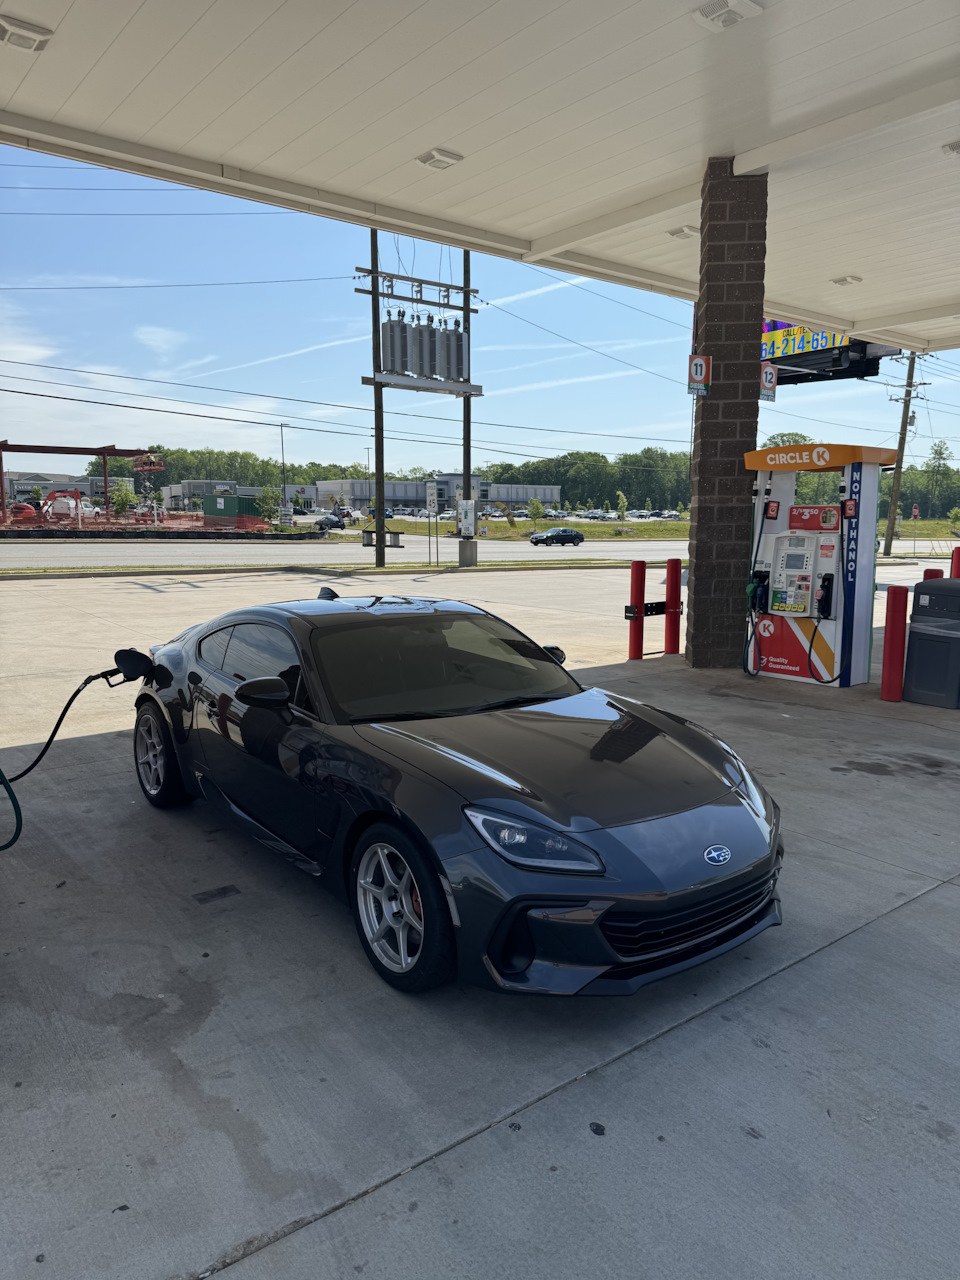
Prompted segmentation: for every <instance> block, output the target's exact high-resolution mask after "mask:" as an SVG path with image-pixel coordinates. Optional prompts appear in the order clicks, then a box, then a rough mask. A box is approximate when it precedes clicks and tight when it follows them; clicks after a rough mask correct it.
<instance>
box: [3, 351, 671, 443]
mask: <svg viewBox="0 0 960 1280" xmlns="http://www.w3.org/2000/svg"><path fill="white" fill-rule="evenodd" d="M0 363H3V364H13V365H18V366H19V367H21V368H29V369H53V370H55V371H56V372H58V373H80V374H88V375H90V376H91V377H97V378H121V379H123V380H124V381H125V382H148V383H150V384H152V385H154V386H160V387H185V388H188V389H189V390H191V391H206V392H210V391H217V392H219V393H220V394H221V395H228V396H257V397H259V398H261V399H264V400H283V401H284V402H285V403H289V404H309V405H317V406H322V407H323V408H327V409H353V410H356V411H357V412H358V413H373V409H372V408H371V407H370V406H369V405H365V404H343V403H341V402H338V401H335V400H308V399H306V398H305V397H302V396H283V395H279V394H274V393H272V392H267V391H241V390H239V389H238V388H236V387H213V386H200V385H198V384H197V383H195V382H175V381H173V380H171V379H169V378H140V377H137V376H136V375H134V374H129V373H104V372H102V371H101V370H98V369H77V368H74V367H72V366H70V365H62V364H41V363H39V362H37V361H30V360H7V359H4V358H3V357H0ZM0 376H3V377H9V378H12V377H15V376H16V375H14V374H3V375H0ZM30 381H32V379H30ZM64 385H71V386H72V385H73V384H72V383H69V384H64ZM92 389H93V390H102V391H105V390H107V388H104V387H101V388H92ZM110 394H111V395H113V394H114V393H113V392H110ZM116 394H120V393H119V392H117V393H116ZM133 394H136V393H133ZM260 412H263V413H268V412H269V410H267V409H264V410H261V411H260ZM386 412H387V413H389V414H392V415H394V416H396V417H400V418H422V419H424V420H427V421H431V422H451V423H458V424H459V421H460V420H459V419H458V418H447V417H444V416H443V415H442V414H436V413H411V412H410V411H409V410H403V409H387V410H386ZM474 422H475V423H476V424H477V426H482V427H502V428H503V429H504V430H507V431H535V432H537V433H538V434H540V433H545V434H548V435H558V434H559V435H574V436H588V437H591V438H595V439H598V440H627V441H630V442H632V443H634V444H640V443H643V442H656V443H659V444H677V443H679V441H677V440H675V439H674V438H673V437H671V436H627V435H616V434H614V433H608V432H602V431H581V430H579V429H572V430H570V431H558V429H557V428H555V427H529V426H525V425H524V424H522V423H519V422H491V421H488V420H487V419H485V418H474Z"/></svg>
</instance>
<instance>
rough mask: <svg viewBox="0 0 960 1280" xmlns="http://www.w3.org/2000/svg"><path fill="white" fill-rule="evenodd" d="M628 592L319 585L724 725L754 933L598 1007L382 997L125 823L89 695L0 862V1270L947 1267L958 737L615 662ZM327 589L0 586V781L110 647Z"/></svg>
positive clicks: (264, 1273)
mask: <svg viewBox="0 0 960 1280" xmlns="http://www.w3.org/2000/svg"><path fill="white" fill-rule="evenodd" d="M922 568H923V566H922V565H919V566H896V567H889V568H886V569H884V570H882V571H881V573H880V579H881V585H885V584H886V583H887V582H889V581H904V582H908V583H909V582H913V581H915V580H916V578H918V577H919V576H920V574H921V572H922ZM626 578H627V575H626V571H625V570H616V569H608V570H602V571H593V572H591V571H589V570H584V571H583V572H582V573H578V572H573V571H566V572H563V573H555V574H554V573H543V572H541V573H536V572H529V573H528V572H523V571H514V572H511V573H499V574H498V573H496V572H494V571H491V572H490V573H487V574H475V575H469V576H464V577H460V578H456V577H451V576H447V575H443V576H441V577H440V578H439V579H438V578H433V577H430V576H428V575H419V576H416V575H411V576H405V577H397V578H391V579H387V580H384V579H377V580H376V586H375V587H374V586H373V585H371V581H369V580H367V581H365V580H364V579H363V577H362V575H358V576H357V579H356V581H353V582H347V581H345V580H342V579H338V580H336V581H335V583H334V585H335V587H336V589H337V590H338V591H341V592H343V593H348V592H354V593H360V592H366V591H374V590H376V591H377V592H382V591H383V590H385V589H389V590H391V591H396V592H411V593H412V592H417V591H419V592H422V593H424V594H446V593H449V594H456V595H457V596H458V597H460V598H468V599H471V600H474V601H476V602H477V603H482V604H484V605H485V607H489V608H491V609H492V610H493V611H494V612H498V613H501V614H502V615H503V616H505V617H507V618H508V619H509V620H510V621H512V622H514V623H516V624H517V625H518V626H520V627H521V628H522V629H524V630H525V631H527V632H528V633H530V634H531V635H533V636H534V638H536V639H537V640H539V641H542V642H546V643H549V642H556V643H559V644H561V645H562V646H563V647H564V648H565V649H566V650H567V652H568V655H569V665H570V666H571V667H572V668H574V669H576V671H577V675H578V677H579V678H580V679H581V680H582V681H584V682H588V683H589V682H595V683H598V684H600V685H601V686H602V687H608V688H611V689H617V690H620V691H622V692H625V693H629V694H632V695H634V696H638V697H640V698H642V699H645V700H647V701H650V702H652V703H654V704H656V705H659V706H661V707H664V708H666V709H668V710H672V711H675V712H677V713H679V714H682V715H687V716H690V717H691V718H692V719H694V720H696V721H698V722H700V723H702V724H704V725H706V726H708V727H709V728H710V729H712V730H714V731H715V732H717V733H719V734H720V736H721V737H723V738H724V739H725V740H726V741H728V742H730V743H731V744H733V745H734V746H735V747H736V748H737V749H738V750H739V751H740V752H741V753H742V755H743V756H744V757H745V759H746V761H747V763H748V764H749V765H750V766H751V767H752V768H754V769H755V771H756V772H757V774H758V775H759V776H760V777H761V779H762V780H763V781H764V783H765V785H766V786H767V787H768V788H769V789H770V790H771V791H772V792H773V794H774V795H775V797H776V798H777V799H778V801H779V802H780V804H781V806H782V808H783V812H784V827H785V839H786V843H787V850H788V856H787V862H786V867H785V870H784V874H783V877H782V881H781V886H782V895H783V903H784V917H785V920H784V926H783V927H782V928H780V929H773V930H768V931H767V932H766V933H764V934H762V935H761V936H760V937H758V938H756V939H754V940H753V941H752V942H750V943H749V944H747V945H745V946H743V947H742V948H740V949H738V950H735V951H733V952H731V953H729V954H727V955H726V956H723V957H721V958H720V959H719V960H718V961H716V962H713V963H711V964H708V965H704V966H702V967H701V968H698V969H693V970H691V971H688V972H687V973H685V974H681V975H678V976H676V977H674V978H670V979H667V980H665V981H663V982H660V983H658V984H656V985H654V986H652V987H648V988H646V989H644V990H642V991H641V992H640V994H638V995H637V996H635V997H632V998H629V999H599V998H598V999H593V1000H589V999H575V1000H569V1001H554V1000H549V999H539V1000H538V999H535V998H516V997H504V996H497V995H493V994H490V993H487V992H481V991H478V990H475V989H471V988H466V987H460V986H453V987H449V988H445V989H443V990H441V991H438V992H435V993H432V994H431V995H429V996H426V997H420V998H410V997H404V996H401V995H398V994H397V993H396V992H395V991H392V990H391V989H390V988H388V987H386V986H385V985H384V984H383V983H381V982H380V981H379V979H378V978H377V977H376V976H375V975H374V973H373V972H372V970H371V969H370V967H369V966H368V964H367V962H366V961H365V959H364V958H363V955H362V953H361V951H360V948H359V945H358V943H357V940H356V935H355V933H354V930H353V924H352V921H351V919H350V916H349V914H348V912H347V910H346V909H345V908H344V907H342V906H341V905H340V904H339V903H338V902H336V901H335V900H334V899H332V898H331V897H329V895H327V894H326V892H325V891H324V890H323V889H322V888H321V887H320V885H319V884H318V883H317V882H316V881H314V880H313V879H311V878H309V877H307V876H304V875H303V874H302V873H300V872H298V871H297V870H295V869H294V868H293V867H291V866H289V865H288V864H287V863H285V862H283V861H280V860H278V859H276V858H275V857H274V856H273V855H271V854H269V853H268V852H267V851H266V850H264V849H263V848H261V847H260V846H259V845H256V844H255V843H253V842H252V841H251V840H250V839H249V838H248V837H247V836H245V835H242V834H239V833H238V832H236V831H235V830H233V829H230V828H227V827H225V826H224V825H223V824H222V822H221V821H220V820H219V816H218V815H215V814H214V813H213V812H212V811H211V810H210V809H209V808H208V807H207V806H206V805H204V804H202V803H201V804H197V805H194V806H193V807H191V808H189V809H187V810H182V811H179V812H175V813H170V812H168V813H163V812H158V811H156V810H153V809H151V808H150V807H149V806H148V805H147V804H146V803H145V802H144V800H143V798H142V796H141V794H140V791H139V789H138V787H137V785H136V780H135V776H134V771H133V768H132V764H131V760H130V754H131V732H130V729H131V721H132V717H131V707H132V702H133V693H132V690H131V689H130V688H126V689H121V690H118V691H110V690H107V689H106V688H105V687H104V686H102V685H96V686H94V687H93V688H91V689H90V690H89V691H88V692H87V693H85V694H84V695H82V697H81V699H80V702H79V703H78V705H77V708H76V712H75V714H72V715H71V717H70V719H69V720H68V722H67V725H66V726H65V731H64V735H63V741H62V742H59V743H58V744H57V745H56V746H54V748H53V749H52V751H51V753H50V756H49V758H48V761H45V762H44V764H43V765H41V767H40V768H39V769H38V770H37V771H36V772H35V773H33V774H31V775H30V776H29V777H28V778H27V779H25V780H24V781H23V782H22V783H21V784H19V785H18V788H17V790H18V793H19V795H20V799H21V802H22V804H23V807H24V813H25V831H24V836H23V839H22V840H21V841H20V843H19V844H18V845H17V846H16V847H15V848H14V849H13V850H11V851H9V852H8V853H6V854H4V855H3V856H2V858H0V884H2V892H0V912H2V915H3V927H2V937H3V957H2V960H3V967H2V970H0V971H2V973H3V997H2V1005H0V1018H2V1021H3V1027H2V1034H0V1044H2V1046H3V1049H2V1052H3V1056H4V1072H3V1076H4V1092H5V1106H4V1115H5V1123H4V1126H3V1138H2V1140H0V1141H2V1151H3V1161H2V1167H3V1173H2V1175H0V1177H2V1178H3V1181H4V1187H3V1196H2V1203H3V1206H4V1207H3V1209H2V1210H0V1216H2V1223H3V1237H4V1241H5V1274H9V1275H10V1276H11V1277H16V1280H20V1277H22V1276H27V1275H31V1276H32V1275H42V1276H45V1277H48V1280H49V1278H52V1280H75V1278H76V1277H77V1276H80V1275H83V1276H87V1275H91V1276H92V1275H97V1276H102V1277H104V1278H105V1280H114V1278H116V1280H121V1278H122V1280H129V1278H130V1277H134V1276H135V1277H137V1280H173V1278H174V1277H176V1278H177V1280H187V1278H190V1280H198V1278H199V1277H201V1276H206V1275H209V1274H212V1273H223V1274H225V1275H226V1276H228V1277H230V1280H279V1277H283V1280H317V1278H318V1277H338V1278H339V1277H341V1276H353V1275H361V1276H363V1277H376V1278H377V1280H380V1278H381V1277H382V1278H384V1280H386V1278H387V1277H389V1278H390V1280H423V1278H424V1277H429V1278H433V1277H444V1278H446V1277H455V1278H457V1280H460V1278H462V1280H468V1278H469V1280H488V1278H491V1277H501V1276H502V1277H508V1276H509V1277H515V1276H524V1277H535V1278H536V1280H540V1278H541V1277H542V1278H543V1280H546V1278H547V1277H550V1280H554V1278H560V1280H567V1278H569V1280H574V1278H576V1280H579V1278H580V1277H582V1276H584V1275H604V1276H608V1275H609V1276H616V1277H619V1276H624V1277H626V1276H631V1277H632V1276H641V1275H642V1276H651V1277H656V1278H657V1280H689V1278H690V1277H691V1276H700V1275H711V1276H716V1277H719V1278H721V1280H754V1278H756V1280H767V1278H768V1277H769V1276H771V1275H777V1276H779V1277H785V1278H786V1280H821V1277H825V1276H829V1277H834V1276H844V1277H848V1278H852V1280H867V1278H868V1277H869V1280H878V1278H879V1280H914V1278H915V1280H921V1278H922V1280H930V1278H931V1277H940V1276H948V1275H952V1274H954V1272H955V1269H956V1257H957V1253H958V1249H960V1225H958V1224H960V1213H958V1190H957V1188H958V1185H960V1183H958V1179H960V1138H958V1134H960V1106H958V1102H957V1096H956V1088H955V1080H956V1072H957V1068H958V1059H960V1031H958V1024H957V1021H956V1016H955V1007H956V990H957V986H958V980H960V965H958V960H957V955H958V942H960V924H958V921H960V837H958V835H957V831H956V824H955V822H953V819H952V808H951V805H950V797H951V795H952V794H953V788H954V787H955V786H956V785H957V782H958V778H960V751H958V748H957V731H956V715H955V713H950V712H947V711H939V710H937V709H934V708H929V707H920V706H913V705H910V704H906V703H904V704H884V703H881V702H880V701H879V699H878V691H877V687H876V685H875V684H874V685H871V686H866V687H862V688H859V689H854V690H848V691H840V690H837V689H819V688H818V689H807V688H803V687H800V686H797V685H794V684H790V683H787V682H781V681H773V680H769V681H762V680H761V681H748V680H747V679H746V678H745V677H743V676H742V675H740V674H739V673H734V672H716V671H690V670H689V669H687V668H686V667H685V666H684V665H683V663H682V661H681V660H680V659H678V658H667V659H662V658H661V659H654V660H650V661H645V662H644V663H642V664H636V663H634V664H630V665H629V666H628V665H627V664H625V663H621V662H619V659H620V657H622V654H623V651H624V648H625V624H624V622H623V620H622V606H623V603H624V600H625V587H626ZM652 578H653V582H652V589H651V591H650V595H651V596H652V597H655V596H656V594H658V593H659V594H662V581H661V578H662V573H661V572H657V573H656V574H653V575H652ZM328 580H329V579H325V578H324V577H323V576H322V575H312V574H309V573H304V574H291V573H281V572H270V573H268V572H264V573H262V574H261V573H257V574H247V575H213V574H211V575H209V576H192V577H189V578H177V577H176V575H175V574H171V575H169V576H168V577H163V576H152V577H145V578H136V577H132V576H131V577H123V578H116V579H102V580H96V579H93V580H89V581H77V580H70V581H51V582H43V581H32V582H25V583H14V582H2V583H0V651H2V654H3V659H4V661H3V670H2V676H0V713H2V720H0V724H2V732H3V739H2V743H3V748H4V749H3V752H2V756H0V760H2V764H3V767H4V769H5V771H7V772H8V773H9V772H15V770H16V766H17V765H18V764H21V763H22V762H24V761H26V760H27V759H28V758H30V757H31V756H32V755H33V754H34V751H33V750H32V749H31V748H32V747H33V746H34V744H37V743H38V742H39V741H40V740H42V738H43V737H44V736H45V734H46V732H47V730H48V728H49V726H50V724H51V723H52V720H53V718H54V717H55V714H56V711H57V710H58V708H59V705H60V704H61V702H62V701H63V699H64V698H65V696H66V694H67V693H68V692H70V691H71V690H72V689H73V688H74V687H75V685H76V684H77V682H78V681H79V679H80V678H81V677H82V676H83V675H85V674H86V673H87V672H88V671H92V670H97V669H100V668H101V667H103V666H106V665H109V664H110V662H111V655H112V652H113V650H114V649H115V648H118V647H121V646H124V645H128V644H135V645H138V646H139V647H141V648H143V647H145V646H146V645H148V644H150V643H154V642H156V641H157V640H162V639H166V638H169V637H170V636H172V635H174V634H175V633H176V632H177V631H178V630H179V629H180V628H182V627H183V626H184V625H186V624H187V623H189V622H192V621H195V620H199V619H202V618H206V617H211V616H214V615H215V614H217V613H219V612H222V611H223V610H225V609H228V608H232V607H236V606H237V605H238V604H240V603H243V602H244V601H247V600H258V601H266V600H271V599H286V598H292V597H295V596H298V595H303V596H307V595H315V594H316V592H317V590H318V589H319V586H320V585H321V584H322V583H323V582H325V581H328ZM387 583H389V587H388V588H387ZM882 607H883V593H882V591H881V592H880V593H878V601H877V614H876V615H875V616H876V617H879V615H880V612H881V611H882ZM38 619H42V625H38V622H37V620H38ZM657 625H658V623H657V621H656V620H653V621H652V623H651V629H650V631H649V633H648V643H649V647H650V649H651V650H652V649H656V648H660V647H662V631H661V632H659V633H658V631H656V630H655V629H654V628H655V627H656V626H657ZM658 637H659V638H658ZM878 658H879V644H877V645H875V653H874V659H875V667H876V663H877V660H878ZM2 838H5V837H2ZM225 887H229V890H230V892H229V893H227V894H221V895H220V896H217V895H213V896H210V891H212V890H218V889H223V888H225Z"/></svg>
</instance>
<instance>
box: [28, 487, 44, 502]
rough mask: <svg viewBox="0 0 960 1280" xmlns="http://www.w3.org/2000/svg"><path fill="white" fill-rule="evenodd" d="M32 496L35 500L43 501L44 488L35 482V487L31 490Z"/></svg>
mask: <svg viewBox="0 0 960 1280" xmlns="http://www.w3.org/2000/svg"><path fill="white" fill-rule="evenodd" d="M30 497H31V498H32V499H33V501H34V502H42V501H43V490H42V489H41V488H40V486H39V485H38V484H35V485H34V486H33V488H32V489H31V490H30Z"/></svg>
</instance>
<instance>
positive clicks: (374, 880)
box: [357, 842, 423, 973]
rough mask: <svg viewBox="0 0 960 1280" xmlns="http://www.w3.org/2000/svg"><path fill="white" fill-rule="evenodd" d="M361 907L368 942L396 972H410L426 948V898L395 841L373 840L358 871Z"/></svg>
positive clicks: (358, 896) (387, 967) (372, 949)
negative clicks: (424, 903) (424, 941)
mask: <svg viewBox="0 0 960 1280" xmlns="http://www.w3.org/2000/svg"><path fill="white" fill-rule="evenodd" d="M357 907H358V910H359V914H360V924H361V926H362V928H363V933H364V937H365V938H366V940H367V943H368V945H369V947H370V949H371V951H372V952H373V953H374V955H375V956H376V957H377V959H378V960H379V961H380V963H381V964H382V965H383V966H384V968H386V969H389V970H390V971H391V972H392V973H409V972H410V970H411V969H412V968H413V967H414V965H415V964H416V963H417V961H418V960H419V958H420V952H421V950H422V948H423V899H422V898H421V895H420V890H419V888H418V886H417V882H416V880H415V879H414V877H413V872H412V871H411V870H410V868H409V867H408V866H407V863H406V861H405V860H404V858H403V855H402V854H401V853H399V851H398V850H397V849H395V848H394V847H393V845H390V844H385V843H382V842H378V843H377V844H372V845H371V846H370V848H369V849H367V850H366V852H365V853H364V855H363V858H362V859H361V862H360V866H359V868H358V871H357Z"/></svg>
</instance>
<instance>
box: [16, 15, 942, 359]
mask: <svg viewBox="0 0 960 1280" xmlns="http://www.w3.org/2000/svg"><path fill="white" fill-rule="evenodd" d="M721 2H723V0H721ZM760 3H761V6H762V9H763V12H762V13H761V14H759V15H758V16H754V17H751V18H749V19H746V20H744V21H741V22H739V23H737V24H736V25H734V26H731V27H729V28H727V29H726V30H722V31H721V30H716V31H714V30H708V29H705V28H704V27H702V26H700V25H698V24H697V23H696V22H694V20H693V19H692V18H691V16H690V13H689V12H688V9H693V7H694V5H693V4H692V2H689V3H682V2H681V3H678V2H677V0H643V2H642V3H626V0H590V2H589V3H585V2H584V0H564V2H561V0H522V2H521V3H517V0H323V2H322V3H321V2H319V0H3V4H0V8H4V7H6V6H9V7H10V9H11V12H12V13H13V14H14V15H15V16H16V17H17V18H20V19H26V20H28V21H29V22H32V23H34V24H36V25H39V26H42V27H46V28H49V29H50V30H52V32H53V36H52V38H51V39H50V41H49V43H48V44H47V46H46V48H45V49H44V50H43V51H42V52H40V53H28V52H26V51H24V50H22V49H19V48H15V47H12V46H11V45H9V44H2V45H0V108H2V109H0V141H2V142H5V143H11V144H14V145H16V146H23V147H29V148H31V149H36V150H40V151H45V152H51V153H54V154H57V155H62V156H68V157H74V158H76V159H80V160H87V161H92V162H94V163H98V164H104V165H108V166H111V167H113V168H116V169H122V170H126V171H129V172H135V173H140V174H147V175H151V176H155V177H160V178H164V179H167V180H174V181H181V182H184V183H187V184H190V185H192V186H197V187H203V188H206V189H209V190H214V191H220V192H226V193H229V194H231V195H240V196H244V197H247V198H250V199H255V200H261V201H265V202H267V203H270V204H274V205H280V206H282V207H284V208H290V209H298V210H302V211H304V212H307V213H314V214H322V215H324V216H329V217H334V218H340V219H343V220H346V221H349V222H355V223H360V224H362V225H365V226H379V227H384V228H387V229H389V230H392V231H402V232H404V233H407V234H410V235H416V236H420V237H423V238H426V239H431V240H440V241H443V242H445V243H449V244H453V245H457V246H464V247H466V248H471V249H477V250H482V251H484V252H487V253H493V254H497V255H500V256H503V257H507V258H513V259H518V260H522V261H526V262H535V263H540V264H542V265H544V266H547V267H554V268H557V269H560V270H563V271H567V272H571V271H572V272H577V273H580V274H582V275H585V276H593V277H596V278H597V279H601V280H610V281H616V282H618V283H621V284H634V285H639V286H641V287H643V288H647V289H653V290H655V291H658V292H661V293H666V294H670V295H673V296H677V297H684V298H693V297H695V296H696V294H697V292H698V284H697V279H698V269H699V240H698V238H697V236H696V235H693V236H691V237H689V238H687V239H679V238H675V237H674V236H671V235H670V234H669V233H670V232H671V231H676V230H678V229H679V228H682V227H684V226H693V227H697V226H698V225H699V186H700V181H701V177H702V173H703V169H704V166H705V163H706V160H707V158H708V157H709V156H712V155H732V156H735V157H736V160H735V170H736V172H738V173H750V172H757V171H760V170H768V171H769V174H770V180H769V197H770V216H769V224H768V250H767V252H768V257H767V282H766V289H767V297H768V302H767V307H766V309H767V312H768V314H770V315H771V316H774V317H776V318H780V319H789V320H796V321H799V322H801V323H808V324H812V325H822V326H823V327H825V328H829V329H831V330H838V331H843V332H846V333H851V334H857V335H860V336H864V337H870V338H872V339H875V340H877V341H881V342H886V343H892V344H894V345H898V346H903V347H908V348H915V349H917V350H921V351H922V350H935V349H939V348H945V347H954V346H960V253H958V252H957V246H958V245H960V148H958V150H957V151H956V152H954V153H947V152H945V151H944V147H945V146H948V145H949V144H950V143H953V142H960V77H958V76H957V72H956V67H957V65H958V64H957V56H958V52H960V9H958V6H957V0H802V3H801V2H798V0H760ZM14 4H15V8H14ZM434 147H439V148H442V149H444V150H446V151H449V152H453V153H456V154H458V155H461V156H462V157H463V159H462V160H460V161H459V162H458V163H455V164H454V165H453V166H452V167H451V168H448V169H445V170H442V171H441V170H434V169H430V168H426V167H424V166H423V165H421V164H419V163H418V162H417V157H418V156H419V155H421V154H422V153H425V152H427V151H428V150H429V149H430V148H434ZM846 276H854V277H859V281H855V282H852V283H849V284H847V285H837V284H835V283H832V281H834V280H837V279H841V278H843V277H846Z"/></svg>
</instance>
